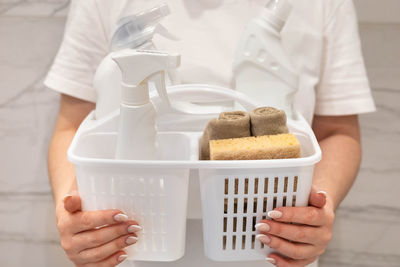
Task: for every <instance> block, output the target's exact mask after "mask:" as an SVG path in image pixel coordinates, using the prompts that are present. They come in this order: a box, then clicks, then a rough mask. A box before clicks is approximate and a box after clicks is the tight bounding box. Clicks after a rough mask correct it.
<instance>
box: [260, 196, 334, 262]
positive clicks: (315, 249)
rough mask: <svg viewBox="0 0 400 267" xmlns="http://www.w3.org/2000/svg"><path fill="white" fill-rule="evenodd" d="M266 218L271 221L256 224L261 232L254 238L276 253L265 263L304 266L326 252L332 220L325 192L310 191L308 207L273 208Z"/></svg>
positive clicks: (332, 216)
mask: <svg viewBox="0 0 400 267" xmlns="http://www.w3.org/2000/svg"><path fill="white" fill-rule="evenodd" d="M268 216H269V217H270V218H272V220H262V221H261V222H260V223H258V224H257V225H256V229H257V230H258V231H260V234H259V235H257V238H258V239H259V240H260V241H261V242H262V243H264V244H265V245H267V246H269V247H271V248H273V249H274V250H276V251H277V252H278V253H279V254H277V253H271V254H270V255H268V258H266V260H267V261H268V262H270V263H272V264H274V265H276V266H279V267H286V266H290V267H303V266H306V265H307V264H310V263H312V262H314V261H315V260H316V259H317V258H318V256H319V255H321V254H322V253H324V252H325V249H326V246H327V244H328V243H329V241H330V240H331V237H332V227H333V221H334V217H335V213H334V209H333V205H332V203H331V201H330V200H329V199H328V197H327V195H326V193H325V192H323V191H319V192H316V191H315V190H314V189H313V190H312V192H311V194H310V198H309V206H308V207H281V208H276V209H274V210H273V211H270V212H268ZM291 223H294V224H291ZM280 254H281V255H280Z"/></svg>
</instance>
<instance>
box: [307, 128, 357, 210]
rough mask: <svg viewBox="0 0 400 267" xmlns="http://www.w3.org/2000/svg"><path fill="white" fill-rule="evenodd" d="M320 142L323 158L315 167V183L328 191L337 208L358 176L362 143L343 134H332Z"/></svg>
mask: <svg viewBox="0 0 400 267" xmlns="http://www.w3.org/2000/svg"><path fill="white" fill-rule="evenodd" d="M319 144H320V147H321V150H322V160H321V161H320V162H319V163H318V164H317V165H316V167H315V172H314V180H313V185H314V186H315V187H316V188H317V189H318V190H324V191H326V192H327V193H328V196H329V199H330V201H332V203H331V204H332V206H333V208H334V209H336V208H337V207H338V206H339V204H340V202H341V201H342V200H343V199H344V197H345V196H346V194H347V193H348V191H349V190H350V188H351V186H352V184H353V182H354V180H355V179H356V177H357V173H358V170H359V166H360V161H361V145H360V142H359V141H358V140H356V139H354V138H352V137H350V136H348V135H343V134H334V135H331V136H329V137H327V138H325V139H323V140H321V141H320V142H319Z"/></svg>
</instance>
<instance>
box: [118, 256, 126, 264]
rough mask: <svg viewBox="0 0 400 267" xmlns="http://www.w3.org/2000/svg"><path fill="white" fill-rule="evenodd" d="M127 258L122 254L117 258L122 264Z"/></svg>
mask: <svg viewBox="0 0 400 267" xmlns="http://www.w3.org/2000/svg"><path fill="white" fill-rule="evenodd" d="M127 258H128V255H126V254H124V255H121V256H119V257H118V262H122V261H124V260H126V259H127Z"/></svg>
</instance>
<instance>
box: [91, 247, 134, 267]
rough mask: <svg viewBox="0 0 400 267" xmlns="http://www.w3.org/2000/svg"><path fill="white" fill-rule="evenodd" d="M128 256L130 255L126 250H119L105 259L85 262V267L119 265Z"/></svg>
mask: <svg viewBox="0 0 400 267" xmlns="http://www.w3.org/2000/svg"><path fill="white" fill-rule="evenodd" d="M127 258H128V255H127V254H126V252H124V251H122V250H121V251H118V252H117V253H114V254H113V255H111V256H110V257H108V258H107V259H105V260H102V261H99V262H95V263H89V264H85V267H110V266H117V265H118V264H120V263H121V262H123V261H124V260H126V259H127Z"/></svg>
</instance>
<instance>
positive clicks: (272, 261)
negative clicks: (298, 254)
mask: <svg viewBox="0 0 400 267" xmlns="http://www.w3.org/2000/svg"><path fill="white" fill-rule="evenodd" d="M265 260H266V261H268V262H269V263H272V264H275V263H276V261H275V260H274V259H273V258H265Z"/></svg>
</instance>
